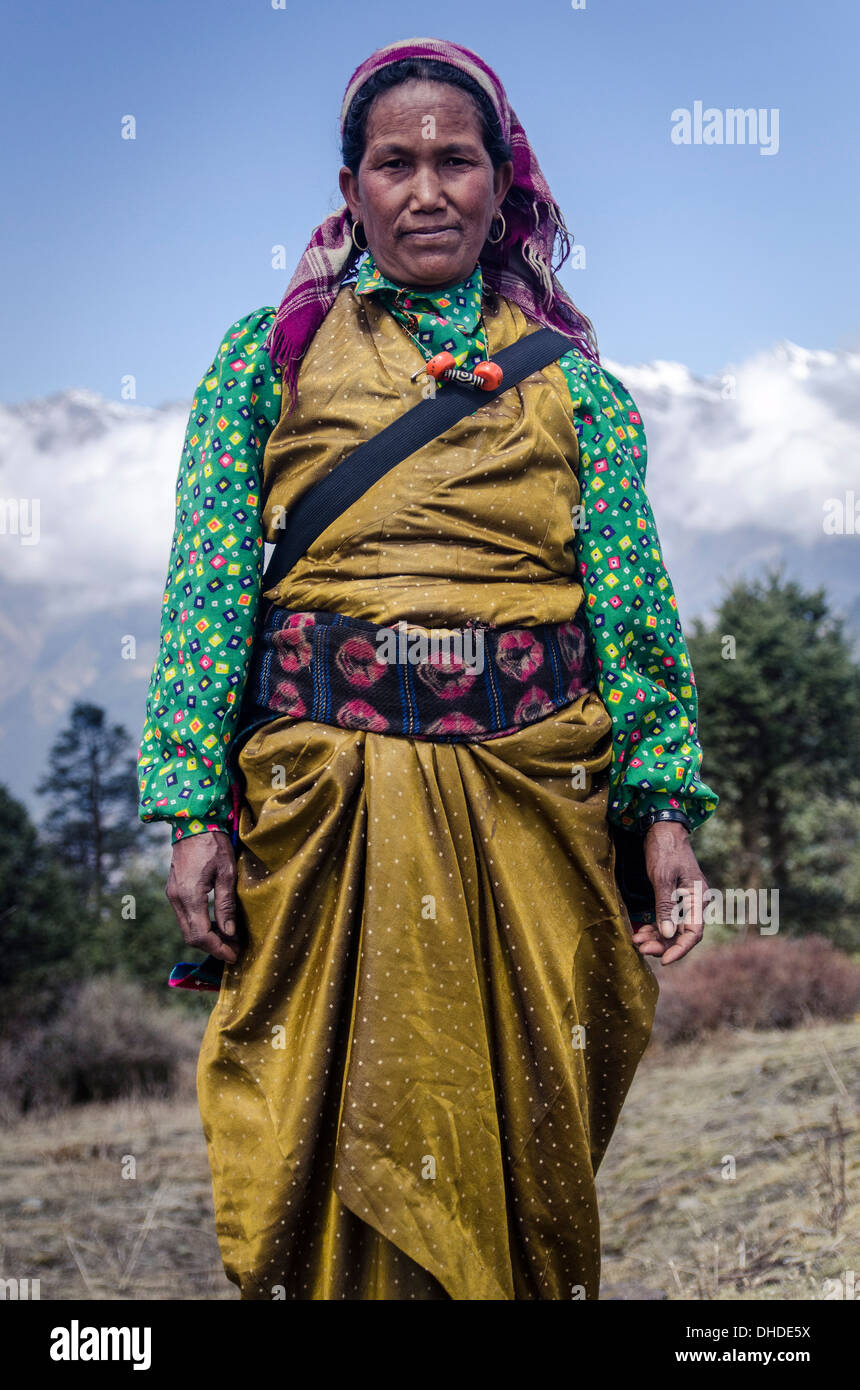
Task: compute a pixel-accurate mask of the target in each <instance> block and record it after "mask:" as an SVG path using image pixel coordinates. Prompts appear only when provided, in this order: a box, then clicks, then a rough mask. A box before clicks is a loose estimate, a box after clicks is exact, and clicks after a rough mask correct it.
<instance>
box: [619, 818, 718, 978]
mask: <svg viewBox="0 0 860 1390" xmlns="http://www.w3.org/2000/svg"><path fill="white" fill-rule="evenodd" d="M645 867H646V869H647V871H648V877H649V878H650V880H651V885H652V887H653V889H654V897H655V898H656V901H657V921H656V923H651V924H650V925H645V926H641V927H638V928H637V930H636V931H635V932H634V933H633V940H634V942H635V944H636V947H637V949H638V950H639V953H640V955H643V956H660V957H661V958H662V963H663V965H672V964H673V963H674V962H675V961H676V960H680V959H681V957H682V956H685V955H686V954H687V952H688V951H692V949H693V947H694V946H696V945H698V943H699V942H700V941H701V939H702V933H703V932H704V923H703V921H702V917H703V906H702V905H703V903H704V899H705V894H706V892H707V890H708V885H707V883H706V881H705V875H704V874H703V873H702V870H701V869H700V868H699V865H698V862H697V860H696V856H695V854H694V853H693V848H692V845H691V844H690V837H689V835H688V834H687V831H686V830H685V829H684V827H683V826H682V825H680V824H678V822H676V821H658V822H657V824H656V825H652V826H651V828H650V830H649V831H648V832H647V833H646V835H645ZM697 882H698V883H700V884H701V888H700V889H699V891H698V892H696V890H695V885H696V883H697ZM682 914H683V916H682Z"/></svg>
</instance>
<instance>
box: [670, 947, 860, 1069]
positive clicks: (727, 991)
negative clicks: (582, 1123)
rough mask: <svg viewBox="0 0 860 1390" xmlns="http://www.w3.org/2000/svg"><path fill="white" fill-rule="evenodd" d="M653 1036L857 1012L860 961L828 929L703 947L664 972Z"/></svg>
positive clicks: (780, 1024) (779, 1024)
mask: <svg viewBox="0 0 860 1390" xmlns="http://www.w3.org/2000/svg"><path fill="white" fill-rule="evenodd" d="M657 973H658V978H659V980H660V986H661V988H660V1001H659V1004H658V1006H657V1016H656V1019H655V1023H654V1038H655V1039H656V1040H658V1041H661V1042H665V1043H678V1042H688V1041H690V1040H692V1039H693V1038H697V1037H700V1036H702V1034H704V1033H709V1032H713V1031H714V1030H715V1029H717V1028H720V1027H728V1028H751V1029H763V1028H796V1027H798V1025H800V1024H802V1023H806V1022H808V1021H809V1019H810V1018H819V1019H832V1020H837V1019H846V1018H851V1017H852V1015H853V1014H854V1012H855V1011H856V1009H857V1007H858V1004H860V967H858V966H857V965H855V964H854V963H853V962H852V961H851V959H850V958H849V957H848V956H846V955H845V954H844V953H843V952H841V951H839V950H837V949H836V947H834V946H833V945H832V943H831V942H829V941H828V940H827V939H826V938H825V937H823V936H804V937H800V938H795V939H794V940H790V941H776V940H770V941H764V940H760V939H759V940H750V941H740V942H737V943H735V944H732V945H729V946H712V947H710V948H706V949H704V950H703V949H702V948H701V947H699V948H698V949H697V950H696V951H694V952H692V954H691V955H689V956H687V957H686V958H685V959H684V960H682V961H679V962H678V964H677V965H673V966H671V967H669V968H668V969H667V970H665V971H661V968H660V966H657Z"/></svg>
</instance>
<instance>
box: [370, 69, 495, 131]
mask: <svg viewBox="0 0 860 1390" xmlns="http://www.w3.org/2000/svg"><path fill="white" fill-rule="evenodd" d="M428 117H432V118H433V120H434V121H435V122H436V123H437V124H439V123H440V122H444V123H445V124H447V125H454V126H457V127H458V128H459V129H460V131H461V132H462V133H463V134H464V135H465V134H467V133H468V134H471V135H477V136H479V137H480V132H481V122H480V117H479V114H478V108H477V106H476V104H475V102H474V101H473V99H472V97H471V96H470V95H469V93H468V92H464V91H463V90H462V88H460V87H454V86H452V85H451V83H449V82H428V81H421V80H417V79H414V78H413V79H410V80H409V81H408V82H400V83H398V85H397V86H396V87H392V88H390V89H389V90H388V91H387V92H380V94H379V96H377V97H375V98H374V100H373V102H372V103H371V106H370V110H369V111H368V114H367V126H366V138H367V141H368V142H370V141H371V140H378V139H380V138H385V137H390V136H391V135H392V134H397V135H410V134H412V133H414V132H413V129H412V127H414V129H415V130H417V132H418V133H419V135H420V134H421V132H422V127H423V128H424V129H426V127H427V124H429V123H428V121H427V118H428ZM424 138H425V139H427V138H432V137H429V136H427V135H425V136H424Z"/></svg>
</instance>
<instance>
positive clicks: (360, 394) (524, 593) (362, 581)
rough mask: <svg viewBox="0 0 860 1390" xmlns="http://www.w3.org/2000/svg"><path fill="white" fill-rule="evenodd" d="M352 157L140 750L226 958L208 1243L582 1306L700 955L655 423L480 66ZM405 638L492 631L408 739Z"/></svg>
mask: <svg viewBox="0 0 860 1390" xmlns="http://www.w3.org/2000/svg"><path fill="white" fill-rule="evenodd" d="M341 130H342V136H343V159H344V166H343V168H342V170H341V173H340V186H341V189H342V192H343V196H344V199H345V206H344V207H343V208H341V209H340V211H339V212H337V213H335V214H332V216H330V217H328V218H327V219H326V221H325V222H323V223H322V225H321V226H320V227H318V228H317V229H316V231H315V232H314V234H313V236H312V238H311V241H310V243H309V245H308V248H307V250H306V252H305V254H304V256H303V258H302V261H301V262H300V264H299V267H298V269H297V271H296V273H295V275H294V277H293V279H292V281H291V284H290V286H289V288H288V290H287V293H286V295H285V297H284V300H283V302H282V304H281V306H280V308H279V309H278V311H277V312H275V310H274V309H272V308H264V309H260V310H258V311H257V312H255V313H252V314H249V315H247V316H246V317H245V318H243V319H240V320H239V321H238V323H236V324H234V325H233V327H232V328H231V329H230V330H229V331H228V333H227V334H226V335H225V338H224V340H223V342H222V344H221V346H220V348H219V350H218V353H217V355H216V357H215V360H214V361H213V363H212V366H211V367H210V369H209V371H208V372H207V373H206V375H205V376H204V378H203V380H202V381H201V383H200V386H199V388H198V393H197V396H196V397H195V400H194V404H193V407H192V411H191V418H190V421H189V426H188V434H187V438H186V445H185V450H184V453H183V460H182V464H181V467H180V474H179V485H178V494H177V524H176V532H175V536H174V543H173V552H172V561H171V568H170V573H169V576H168V585H167V592H166V594H165V609H164V617H163V622H162V634H161V650H160V652H159V655H158V659H157V661H156V665H155V668H154V671H153V675H152V683H151V687H150V694H149V701H148V707H147V718H146V725H145V729H144V733H143V740H142V746H141V758H140V767H141V774H140V787H141V816H142V819H144V820H155V819H162V820H168V821H170V822H171V823H172V826H173V841H174V848H173V863H172V867H171V871H170V879H169V883H168V897H169V899H170V901H171V903H172V905H173V907H174V909H175V911H176V914H177V917H178V919H179V922H180V925H181V927H182V931H183V933H184V937H185V940H186V941H187V942H188V943H190V944H192V945H195V946H199V947H202V948H204V949H205V950H207V951H208V952H210V953H211V954H212V955H213V956H214V957H216V958H217V959H218V960H220V961H223V962H224V963H225V966H224V975H223V983H222V986H221V991H220V997H219V999H218V1001H217V1004H216V1007H215V1009H214V1011H213V1014H212V1016H211V1020H210V1023H209V1026H208V1029H207V1032H206V1037H205V1040H204V1043H203V1048H202V1051H201V1057H200V1066H199V1074H198V1089H199V1096H200V1103H201V1110H202V1115H203V1122H204V1129H205V1133H206V1138H207V1143H208V1146H209V1156H210V1162H211V1166H212V1176H213V1189H214V1195H215V1210H216V1223H217V1230H218V1236H219V1241H220V1244H221V1250H222V1254H223V1258H224V1263H225V1268H226V1270H227V1274H228V1276H229V1277H230V1278H231V1279H232V1280H233V1281H234V1282H236V1283H237V1284H238V1285H239V1288H240V1290H241V1294H242V1296H243V1297H244V1298H266V1299H271V1298H296V1299H341V1298H358V1299H376V1298H385V1299H401V1298H403V1299H407V1298H453V1299H564V1298H581V1297H585V1298H590V1299H594V1298H597V1296H598V1287H599V1228H598V1216H597V1209H596V1203H595V1186H594V1175H595V1172H596V1170H597V1167H598V1164H599V1163H600V1161H601V1158H602V1156H603V1153H604V1151H605V1149H606V1145H607V1143H608V1141H609V1138H610V1135H611V1133H612V1130H613V1127H614V1125H615V1123H616V1121H617V1118H618V1114H619V1111H620V1108H621V1105H622V1102H623V1100H624V1096H625V1094H626V1092H627V1089H628V1087H629V1085H630V1081H631V1080H632V1077H633V1073H634V1070H635V1067H636V1065H637V1063H638V1061H639V1058H640V1057H641V1055H642V1052H643V1050H644V1048H645V1046H646V1043H647V1040H648V1036H649V1032H650V1028H651V1022H652V1016H653V1009H654V1004H655V998H656V994H657V985H656V981H655V979H654V976H653V974H652V972H651V969H650V967H649V965H648V962H647V961H646V960H645V959H644V957H647V956H660V957H662V960H663V962H664V964H665V963H671V962H673V961H675V960H678V959H680V958H681V957H682V956H683V955H684V954H685V953H686V952H687V951H688V950H689V949H690V948H691V946H693V945H694V944H695V943H696V941H697V940H698V939H699V938H700V936H701V930H702V928H701V922H700V921H697V920H695V919H693V918H690V919H688V920H686V921H683V922H682V923H681V924H680V926H679V925H678V924H677V917H678V914H677V912H672V907H673V898H672V894H673V890H678V889H680V890H682V891H688V890H690V889H691V888H692V885H693V883H694V881H695V880H696V879H697V878H699V877H700V876H701V875H700V870H699V868H698V865H697V863H696V859H695V856H694V854H693V851H692V849H691V847H690V843H689V835H688V830H689V828H691V827H695V826H696V825H698V824H700V823H701V822H702V821H703V820H705V819H706V817H707V816H708V815H709V814H710V813H711V812H712V810H713V809H714V806H715V804H716V800H715V797H714V796H713V793H712V792H711V791H710V790H709V789H708V787H706V786H705V785H704V784H703V783H702V782H701V781H700V779H699V776H698V770H699V766H700V763H701V751H700V749H699V746H698V744H697V742H696V730H695V719H696V700H695V691H694V685H693V674H692V670H691V668H690V663H689V658H688V656H687V651H686V647H685V644H684V638H683V634H682V632H681V628H680V624H679V622H678V618H677V614H676V604H675V599H674V596H673V592H672V587H671V583H670V581H669V579H668V577H667V575H666V573H665V570H664V568H663V564H662V560H661V556H660V549H659V541H658V538H657V533H656V530H655V528H654V522H653V518H652V516H651V512H650V509H649V506H648V501H647V498H646V495H645V488H644V478H645V437H644V432H643V429H642V424H641V420H640V418H639V415H638V412H637V411H636V407H635V404H634V402H633V400H632V399H631V397H630V395H629V393H628V392H627V391H626V390H625V389H624V387H623V386H622V384H621V383H620V382H619V381H618V380H617V379H616V378H615V377H613V376H612V375H611V374H610V373H608V372H607V371H606V370H605V369H601V367H600V365H599V360H598V357H597V352H596V348H595V346H594V340H593V336H592V333H591V327H590V325H589V323H588V321H587V320H586V319H585V318H584V317H583V316H582V315H581V314H580V313H579V312H578V311H577V310H576V309H575V307H574V306H573V305H572V303H571V302H570V301H569V300H568V299H567V297H566V296H565V294H564V292H563V291H562V289H561V287H560V285H559V284H558V282H557V280H556V278H555V276H554V274H553V269H552V264H551V258H552V253H553V247H554V245H555V243H556V242H557V241H558V240H559V239H560V241H561V244H562V250H563V251H566V250H567V238H566V234H565V230H564V223H563V220H562V217H561V214H560V211H559V209H558V207H557V205H556V204H555V201H554V200H553V198H552V195H551V193H550V191H549V189H548V187H547V185H546V182H545V180H544V177H543V175H542V173H541V170H540V167H539V165H538V163H537V160H536V159H535V157H534V154H533V152H532V150H531V147H530V146H529V143H528V141H527V139H526V137H525V134H524V132H523V130H522V128H521V126H520V125H519V122H518V121H517V118H516V115H515V113H514V112H513V111H512V109H511V107H510V105H509V103H508V100H507V97H506V95H505V92H504V89H503V87H502V85H501V83H500V82H499V80H498V78H497V77H496V76H495V74H494V73H493V72H492V71H491V70H490V69H489V68H488V67H487V65H486V64H485V63H484V62H483V61H482V60H481V59H480V58H479V57H477V55H475V54H473V53H471V52H470V51H469V50H467V49H464V48H461V47H460V46H458V45H456V44H452V43H448V42H444V41H441V40H433V39H415V40H409V41H407V42H404V43H398V44H392V45H390V46H389V47H387V48H384V49H381V50H380V51H378V52H377V53H374V54H373V55H371V57H370V58H369V59H368V60H367V61H366V62H365V63H363V64H362V65H361V66H360V67H359V68H358V69H357V71H356V72H355V73H354V74H353V77H352V78H351V79H350V82H349V84H348V86H347V90H346V94H345V98H344V103H343V111H342V118H341ZM537 325H546V326H551V327H554V328H556V329H558V330H560V331H561V332H563V333H565V334H566V335H567V337H568V338H569V339H570V348H569V350H568V351H566V352H565V353H564V355H563V356H561V357H560V358H559V359H558V361H557V362H555V363H552V364H551V365H550V366H548V367H545V368H544V369H543V370H541V371H539V372H534V373H532V374H531V375H530V376H529V377H527V378H526V379H525V380H524V381H522V382H521V383H520V384H519V385H518V386H515V387H514V388H513V389H509V390H503V391H502V392H501V394H499V395H498V397H497V398H494V399H489V398H488V399H487V400H486V402H485V404H484V405H483V406H481V405H480V400H479V399H478V397H477V396H476V407H475V410H474V411H473V412H472V413H471V414H470V415H468V416H466V418H465V419H463V420H461V421H460V422H459V423H458V424H456V425H454V426H453V427H452V428H451V429H449V430H448V431H447V433H446V434H445V435H444V436H443V437H442V438H439V439H437V440H435V441H433V442H432V443H429V444H427V445H425V446H424V447H423V448H422V449H420V450H419V451H418V452H417V453H414V454H413V455H412V456H411V457H409V458H406V459H405V460H404V461H402V462H401V463H399V464H397V465H396V466H395V467H394V468H393V469H392V470H391V472H390V473H388V474H387V475H386V476H385V477H384V478H382V479H381V480H380V481H379V482H378V483H376V484H375V485H373V486H372V487H370V488H369V489H368V490H367V491H366V492H365V493H364V495H363V496H362V497H360V498H359V500H358V501H356V502H354V503H353V504H352V505H350V506H349V507H348V508H347V509H346V510H345V511H344V512H343V513H342V515H341V516H340V517H339V518H338V519H337V520H336V521H335V522H334V523H332V524H330V525H329V526H328V528H327V529H326V530H325V531H324V532H323V533H322V534H321V535H320V536H319V537H318V538H317V540H315V541H314V542H313V543H312V544H311V545H310V546H309V548H308V549H307V551H306V553H305V554H304V555H303V556H302V558H301V559H300V560H299V561H298V563H297V564H295V566H294V567H293V568H292V569H291V570H290V571H289V573H288V574H287V575H286V577H285V578H284V579H283V580H282V581H281V582H280V583H278V584H276V585H275V586H274V587H272V588H268V589H266V591H265V593H264V595H263V598H264V599H265V600H266V602H265V603H264V604H261V603H260V587H261V578H260V576H261V567H262V549H263V538H264V537H265V539H267V540H269V541H275V540H277V538H278V534H279V528H280V527H282V525H283V518H284V517H285V516H287V517H288V516H289V515H290V514H291V511H292V509H293V508H294V507H295V504H296V502H297V500H298V499H299V498H300V497H301V496H303V495H304V494H305V493H306V492H307V490H308V489H309V488H310V487H311V486H312V485H314V484H315V483H317V482H318V481H319V480H320V479H321V478H322V477H324V476H326V475H327V474H328V473H329V472H330V471H331V469H332V468H333V467H334V466H335V465H336V464H337V463H339V462H340V461H341V460H343V459H344V458H347V457H348V456H349V455H350V454H351V453H352V452H353V451H354V450H355V449H356V448H357V447H358V445H359V444H360V443H362V442H363V441H365V440H367V439H368V438H370V437H371V436H373V435H375V434H376V433H377V432H378V431H380V430H381V429H383V428H384V427H385V426H386V425H388V424H390V423H391V422H392V421H393V420H394V419H396V418H398V417H399V416H401V415H402V414H403V413H404V411H406V410H408V409H409V408H410V407H411V406H413V405H414V404H416V403H417V402H418V401H420V400H421V398H422V394H423V395H426V394H427V393H428V389H430V390H432V389H435V387H433V386H432V385H429V377H428V375H427V374H426V373H425V372H424V371H423V370H422V368H423V367H424V366H426V364H427V362H428V361H430V359H432V358H433V357H434V356H435V355H436V354H438V353H440V352H443V351H447V352H450V353H451V354H452V355H453V357H454V359H455V362H456V364H457V365H458V366H460V367H463V368H465V369H471V368H474V367H475V366H476V365H477V364H479V363H481V362H484V361H487V360H492V359H493V357H494V356H495V355H496V354H498V353H499V352H500V351H501V350H502V349H503V348H505V347H506V346H507V345H509V344H510V343H512V342H514V341H516V340H517V339H519V338H522V337H523V336H524V335H526V334H529V333H531V332H533V331H534V330H535V328H536V326H537ZM282 386H283V388H285V389H284V390H283V392H282ZM438 389H439V390H441V391H444V390H445V383H444V380H443V381H442V383H441V384H440V385H439V386H438ZM258 610H259V614H260V616H261V617H264V621H263V623H262V625H261V626H259V627H258V626H257V618H258ZM398 623H400V624H405V625H406V626H405V628H403V629H401V630H403V631H405V632H407V633H411V634H412V635H414V634H415V633H416V632H418V633H423V632H425V631H426V630H428V629H430V630H432V629H442V636H446V635H447V636H448V638H449V639H451V640H453V637H455V636H457V635H459V636H462V635H463V633H464V632H465V631H468V630H472V631H473V632H474V631H475V630H477V631H479V632H480V634H481V636H482V638H483V639H484V658H485V661H486V668H485V671H484V674H483V675H482V676H478V675H476V669H474V668H471V669H469V670H465V669H464V666H463V663H462V662H460V663H459V664H458V663H457V661H456V660H455V659H454V658H451V657H449V658H448V660H447V665H446V664H445V662H444V661H442V662H441V663H440V661H439V660H438V659H437V660H436V661H435V662H434V661H433V660H432V659H427V660H424V661H421V662H419V664H418V665H417V666H414V665H413V666H412V668H411V674H410V668H409V667H408V663H407V662H405V661H403V660H401V661H400V665H398V666H397V668H396V676H397V679H398V680H400V687H399V688H400V690H401V693H402V694H403V702H404V703H403V704H402V708H403V709H404V710H407V713H408V721H407V722H405V723H402V724H400V723H398V722H397V720H396V719H394V718H392V717H390V711H389V715H386V714H385V713H384V712H383V706H382V705H381V703H380V702H379V701H377V700H376V699H375V694H374V692H375V689H376V688H378V687H379V688H381V687H382V684H383V681H384V680H385V679H388V677H387V675H386V673H385V672H386V668H385V667H384V664H383V663H382V661H381V659H380V658H379V656H378V652H379V647H378V645H377V647H375V648H374V647H373V642H372V639H374V638H376V639H378V638H379V637H380V636H381V633H382V630H383V629H385V630H386V631H388V632H390V631H391V629H392V626H393V625H395V624H398ZM586 631H587V634H588V638H589V641H588V644H587V645H586V644H585V643H584V642H583V641H582V640H581V635H582V633H583V632H586ZM589 649H590V651H591V652H593V657H594V670H595V673H596V680H595V678H594V677H592V675H591V674H590V668H589ZM401 657H402V654H401ZM389 669H391V668H389ZM394 678H395V677H394V675H392V676H391V679H392V680H393V679H394ZM374 682H378V687H377V686H374ZM251 686H253V689H254V692H255V694H254V700H255V701H256V706H255V708H256V711H257V717H256V722H254V723H253V724H250V723H248V721H247V719H243V723H242V742H241V751H239V753H238V758H237V759H236V761H235V762H233V763H232V764H231V761H230V760H228V756H227V755H228V751H229V750H230V746H231V744H235V746H236V747H237V748H238V747H239V744H238V742H237V741H236V739H235V735H236V731H237V727H238V725H239V708H240V703H241V697H242V693H243V691H245V692H246V695H247V692H248V690H250V688H251ZM487 690H489V691H490V694H489V695H486V691H487ZM333 691H334V692H335V693H334V695H333V694H332V692H333ZM403 692H405V694H404V693H403ZM344 693H345V694H346V695H347V696H350V698H343V697H344ZM515 697H518V698H515ZM480 700H483V701H484V703H483V704H481V703H480ZM434 701H435V704H434ZM446 701H447V704H446V703H445V702H446ZM261 702H262V704H261ZM261 708H262V715H261V714H260V710H261ZM440 709H443V710H446V711H447V713H443V714H442V715H439V716H438V717H435V716H436V715H438V711H439V710H440ZM488 709H489V714H488V713H487V710H488ZM430 715H433V716H434V717H433V718H431V717H430ZM404 718H406V716H405V715H404ZM249 734H250V737H249V736H248V735H249ZM233 756H234V757H235V752H234V754H233ZM231 766H232V768H234V769H237V775H236V777H235V780H234V777H233V772H232V771H231ZM231 787H232V789H233V793H234V799H233V807H232V809H231V801H230V795H231ZM239 793H240V794H241V795H239ZM610 824H613V825H615V826H618V827H622V826H626V827H634V828H636V829H637V830H639V831H641V832H642V833H643V834H644V836H645V853H646V859H647V865H648V873H649V876H650V878H651V881H652V883H653V885H654V888H655V892H656V898H657V909H658V912H657V915H658V919H659V922H660V929H659V930H658V929H657V928H656V927H655V926H653V925H645V926H642V927H640V928H639V929H638V930H637V931H636V932H635V933H633V932H632V930H631V924H630V921H629V919H628V916H627V913H626V910H625V907H624V905H623V903H622V900H621V898H620V896H619V891H618V888H617V885H616V881H615V878H614V874H613V866H614V858H613V847H612V840H611V838H610ZM234 833H235V840H236V844H237V847H238V855H237V859H238V863H237V862H236V859H234V852H233V848H232V846H231V834H234ZM234 884H235V893H234ZM213 889H214V910H215V922H214V924H212V923H210V920H209V911H208V907H207V893H208V892H209V891H210V890H213Z"/></svg>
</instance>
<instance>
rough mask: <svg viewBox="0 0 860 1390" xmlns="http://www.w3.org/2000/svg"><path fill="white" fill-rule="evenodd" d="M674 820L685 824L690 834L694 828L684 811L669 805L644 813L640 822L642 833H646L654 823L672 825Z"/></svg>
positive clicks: (678, 823) (681, 824)
mask: <svg viewBox="0 0 860 1390" xmlns="http://www.w3.org/2000/svg"><path fill="white" fill-rule="evenodd" d="M673 822H674V823H675V824H677V825H680V826H683V828H684V829H685V830H686V831H687V833H688V834H689V832H690V831H691V830H692V826H691V824H690V821H689V818H688V817H687V816H686V815H685V814H684V812H683V811H681V810H678V809H676V808H675V807H674V806H667V807H664V808H662V809H661V810H658V811H646V812H645V814H644V815H642V816H640V817H639V822H638V824H639V830H640V833H641V834H642V835H646V834H647V833H648V831H649V830H650V829H651V827H652V826H654V825H665V824H669V825H671V824H672V823H673Z"/></svg>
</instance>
